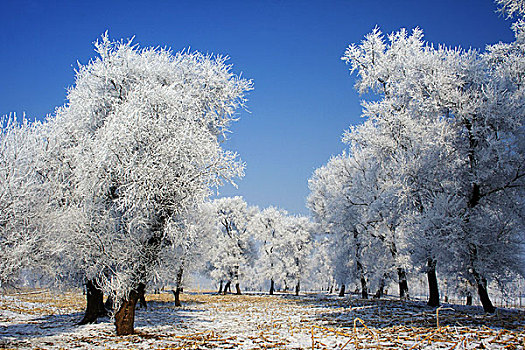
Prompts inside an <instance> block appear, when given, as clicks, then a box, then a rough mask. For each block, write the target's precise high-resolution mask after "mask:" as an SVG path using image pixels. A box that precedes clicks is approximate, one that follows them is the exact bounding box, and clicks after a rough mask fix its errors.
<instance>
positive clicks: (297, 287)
mask: <svg viewBox="0 0 525 350" xmlns="http://www.w3.org/2000/svg"><path fill="white" fill-rule="evenodd" d="M300 290H301V281H297V284H296V285H295V295H299V291H300Z"/></svg>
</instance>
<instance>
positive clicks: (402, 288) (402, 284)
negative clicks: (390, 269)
mask: <svg viewBox="0 0 525 350" xmlns="http://www.w3.org/2000/svg"><path fill="white" fill-rule="evenodd" d="M397 277H398V279H399V299H401V300H403V299H409V296H408V283H407V274H406V271H405V269H403V268H401V267H398V268H397Z"/></svg>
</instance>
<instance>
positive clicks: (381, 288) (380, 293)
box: [374, 278, 385, 299]
mask: <svg viewBox="0 0 525 350" xmlns="http://www.w3.org/2000/svg"><path fill="white" fill-rule="evenodd" d="M384 294H385V280H384V278H381V280H380V281H379V288H378V289H377V292H376V294H375V295H374V298H375V299H381V298H382V297H383V295H384Z"/></svg>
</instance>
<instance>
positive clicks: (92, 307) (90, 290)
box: [79, 279, 108, 325]
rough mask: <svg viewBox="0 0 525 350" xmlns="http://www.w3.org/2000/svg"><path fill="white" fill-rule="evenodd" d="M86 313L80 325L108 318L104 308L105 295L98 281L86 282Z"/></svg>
mask: <svg viewBox="0 0 525 350" xmlns="http://www.w3.org/2000/svg"><path fill="white" fill-rule="evenodd" d="M86 302H87V303H86V311H85V313H84V317H83V318H82V320H81V321H80V322H79V324H80V325H83V324H88V323H95V322H96V321H97V319H98V318H99V317H104V316H107V314H108V313H107V311H106V308H105V307H104V294H103V292H102V289H100V287H99V285H98V283H97V281H96V280H94V279H92V280H88V281H87V282H86Z"/></svg>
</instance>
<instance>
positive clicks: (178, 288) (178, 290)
mask: <svg viewBox="0 0 525 350" xmlns="http://www.w3.org/2000/svg"><path fill="white" fill-rule="evenodd" d="M183 274H184V267H183V266H182V265H181V266H180V267H179V271H177V277H176V279H175V290H172V291H171V292H172V293H173V296H174V297H175V306H182V304H181V303H180V293H182V275H183ZM221 288H222V281H221ZM219 293H220V291H219Z"/></svg>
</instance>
